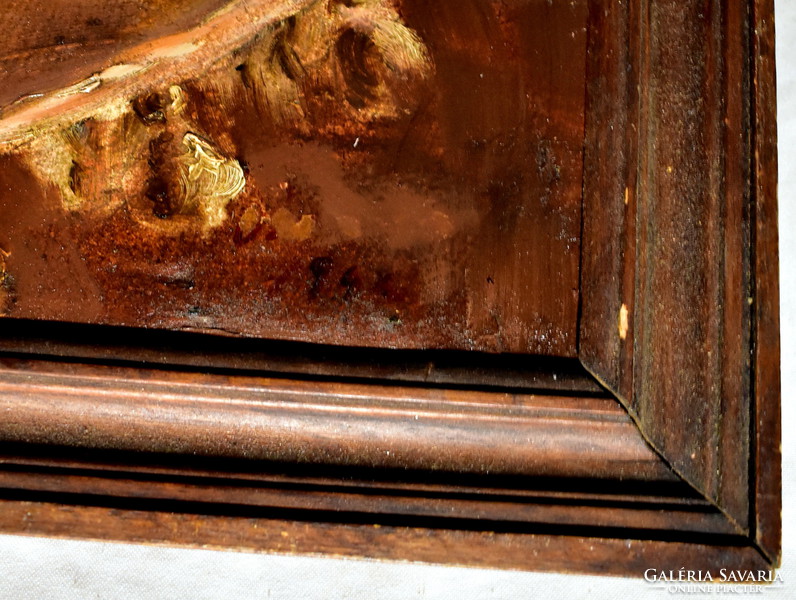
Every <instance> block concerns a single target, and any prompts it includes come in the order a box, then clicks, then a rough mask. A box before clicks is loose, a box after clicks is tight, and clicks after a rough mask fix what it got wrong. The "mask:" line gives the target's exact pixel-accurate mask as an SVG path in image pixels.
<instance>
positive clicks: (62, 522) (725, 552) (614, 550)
mask: <svg viewBox="0 0 796 600" xmlns="http://www.w3.org/2000/svg"><path fill="white" fill-rule="evenodd" d="M0 508H2V510H0V527H2V528H3V529H4V530H5V531H9V532H15V533H28V534H36V535H49V536H55V537H59V536H74V535H75V534H76V532H83V535H84V536H85V537H88V538H91V539H120V538H121V539H125V540H127V541H134V542H146V543H153V542H155V543H157V542H161V543H169V544H189V545H197V544H198V545H201V546H202V547H205V548H208V547H209V548H218V547H221V548H229V547H230V546H232V547H237V548H240V549H243V550H259V551H262V550H268V551H271V552H279V553H287V554H297V553H310V554H316V553H323V554H324V555H327V556H361V554H362V553H363V552H365V553H366V554H367V555H368V556H370V557H372V558H380V559H403V560H412V561H420V562H430V563H438V562H439V561H440V560H441V559H442V560H444V562H445V564H452V565H469V566H478V567H493V568H501V569H525V570H536V571H550V570H554V571H564V572H568V573H593V574H601V575H627V576H633V577H639V576H641V575H643V573H644V570H645V569H648V568H650V565H651V564H654V565H657V568H658V569H660V570H667V571H668V570H670V569H671V570H674V571H677V569H680V568H681V567H683V565H688V567H689V568H691V569H693V570H702V571H707V570H710V569H719V568H727V569H745V570H754V571H755V572H756V571H757V570H758V569H767V568H768V565H767V564H766V562H765V561H764V560H763V559H762V557H761V556H760V554H759V553H758V552H757V551H756V550H755V549H753V548H750V547H748V546H742V545H741V546H735V545H734V544H732V543H730V544H727V545H710V543H709V542H707V540H705V538H704V537H703V539H702V540H701V542H690V543H689V542H682V541H650V540H639V539H633V538H604V537H591V536H574V537H573V536H562V535H556V534H547V535H538V534H532V533H527V534H512V533H503V532H495V531H490V532H483V531H467V530H446V529H427V528H422V529H421V528H414V527H395V526H386V525H381V524H377V525H341V524H335V523H312V522H300V521H290V520H281V519H278V518H277V519H268V518H259V519H258V518H247V519H243V518H235V517H224V516H208V515H198V514H179V515H175V514H172V513H167V512H157V511H153V512H145V511H140V510H130V509H121V510H120V509H119V508H103V507H96V508H94V507H80V508H77V507H64V506H60V505H58V504H51V503H34V502H26V501H5V502H3V503H2V504H0ZM730 540H732V538H730ZM736 541H737V540H736ZM441 557H444V558H441Z"/></svg>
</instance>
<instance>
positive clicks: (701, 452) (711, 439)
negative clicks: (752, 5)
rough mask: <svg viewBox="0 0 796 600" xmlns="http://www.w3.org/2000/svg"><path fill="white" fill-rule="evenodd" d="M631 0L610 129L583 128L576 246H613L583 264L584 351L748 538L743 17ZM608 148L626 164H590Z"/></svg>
mask: <svg viewBox="0 0 796 600" xmlns="http://www.w3.org/2000/svg"><path fill="white" fill-rule="evenodd" d="M631 4H633V5H634V6H635V7H639V6H640V7H642V9H641V10H640V11H639V10H637V9H632V8H621V7H619V8H615V9H613V10H614V11H616V14H615V15H614V16H613V17H611V16H610V14H609V16H608V17H606V19H612V20H613V21H608V22H609V23H612V22H616V23H619V24H620V25H621V24H623V23H631V25H630V26H629V27H630V29H623V28H620V29H619V30H618V31H619V33H620V36H622V37H620V41H614V42H608V43H607V44H608V48H607V51H608V52H609V53H611V52H613V53H620V54H618V55H619V56H620V57H626V58H628V59H629V60H630V61H631V63H630V64H631V68H630V69H629V70H628V72H627V73H620V72H619V69H617V68H613V69H610V70H608V71H607V74H606V75H605V76H602V77H596V78H595V79H593V81H594V82H595V83H594V86H595V87H594V91H593V97H594V98H595V100H594V102H596V107H597V108H598V110H603V111H609V114H611V113H610V111H611V110H613V114H615V115H617V116H616V117H615V118H616V119H619V121H618V122H617V126H618V130H617V129H615V128H614V121H613V119H612V118H610V117H606V118H603V119H595V120H594V121H593V125H592V127H593V129H592V133H591V134H587V139H590V140H592V141H590V145H591V146H592V148H593V150H592V151H591V152H592V153H591V155H590V156H592V160H593V161H595V162H594V164H593V165H592V166H591V167H588V166H587V175H588V174H589V173H592V174H591V175H590V176H589V177H587V196H586V197H587V198H589V199H590V200H589V201H588V202H587V203H586V205H585V217H584V218H585V221H584V222H585V229H584V247H585V248H592V247H596V246H600V245H602V244H603V243H604V241H605V240H607V239H608V238H611V239H613V240H615V242H614V245H611V246H610V247H609V248H610V249H609V250H607V251H606V252H608V253H609V254H608V256H607V258H608V260H600V259H599V256H598V258H597V259H594V258H593V257H590V256H589V255H588V254H585V255H584V260H585V261H586V262H585V263H584V271H583V273H584V274H583V290H584V296H583V306H584V308H583V320H582V322H581V356H582V358H583V360H584V364H585V365H586V366H587V368H589V369H590V370H591V371H592V372H593V373H595V374H596V375H597V376H598V378H600V379H601V380H602V381H603V382H605V383H606V384H607V385H608V386H609V387H610V388H611V389H612V390H614V391H615V392H616V393H617V396H618V397H619V398H621V399H622V401H623V402H624V403H625V405H626V406H627V407H628V410H629V411H630V413H631V415H632V416H633V418H634V419H636V420H637V422H638V424H639V427H640V429H641V431H642V432H643V434H644V435H645V437H646V438H647V439H648V440H649V441H650V442H651V443H652V445H653V446H654V447H655V448H657V449H658V450H659V451H660V452H661V453H662V455H663V456H665V457H666V459H667V461H668V462H669V463H670V464H671V465H672V467H673V468H674V470H675V471H676V472H678V473H680V474H681V475H683V477H684V478H685V479H686V480H687V481H689V482H691V483H692V484H693V485H694V486H695V487H696V488H697V489H699V490H700V491H702V492H703V493H704V494H705V495H706V497H708V498H710V499H712V500H713V501H714V502H716V503H717V505H718V506H719V507H720V508H721V509H722V510H724V511H725V512H726V513H727V514H728V515H729V516H730V517H731V518H732V519H733V520H734V521H735V522H736V523H737V524H738V527H739V530H741V531H748V529H749V527H750V520H749V514H750V513H749V511H750V503H749V493H748V490H749V484H750V481H751V479H750V473H749V470H748V465H749V456H750V452H751V451H752V450H751V448H752V443H753V440H752V438H751V430H750V427H751V421H750V402H751V394H752V372H753V371H752V368H751V365H750V358H749V357H750V353H751V351H752V338H751V335H752V327H753V320H752V312H751V311H752V309H751V307H752V306H753V305H754V303H755V302H756V300H755V298H754V297H753V286H754V283H755V277H757V278H762V279H766V280H770V279H771V278H775V275H774V273H773V272H771V271H767V272H761V271H757V272H756V273H753V271H752V262H751V261H752V229H753V226H752V223H753V209H752V194H753V191H752V189H751V187H750V179H751V176H752V175H751V170H750V169H751V167H750V165H751V162H750V161H751V156H752V146H751V138H750V131H751V120H750V119H751V117H750V115H751V111H752V110H753V102H752V100H753V98H752V92H751V87H750V86H751V78H750V72H749V66H748V62H747V61H746V60H745V59H744V57H745V56H746V55H747V53H748V48H749V40H750V37H749V35H750V34H749V31H750V26H749V14H750V13H749V12H748V11H747V10H745V9H744V8H743V7H741V6H739V5H737V3H733V2H718V3H711V4H709V5H705V4H703V3H699V2H677V3H675V2H659V3H655V4H652V5H646V4H644V3H631ZM610 12H612V11H609V13H610ZM634 27H637V28H639V31H640V34H639V35H638V37H636V36H634V35H633V34H630V33H628V32H629V31H632V29H633V28H634ZM673 39H676V40H677V43H673V42H672V40H673ZM598 43H605V42H598ZM595 68H598V69H599V68H601V67H600V65H599V64H598V65H597V66H596V67H595ZM600 73H601V74H602V73H603V71H600ZM635 89H638V90H641V94H640V96H639V97H638V99H637V100H636V98H635V94H634V92H633V91H632V90H635ZM600 94H610V96H609V97H612V98H613V97H616V96H617V95H619V96H620V97H621V98H622V99H623V103H622V104H619V105H615V106H614V107H613V109H612V108H611V107H609V106H607V105H606V104H605V101H604V100H602V99H601V97H600ZM597 114H600V113H599V112H598V113H597ZM623 115H625V116H623ZM634 115H638V123H636V122H635V121H634V119H635V117H634ZM589 135H591V136H593V137H591V138H589V137H588V136H589ZM636 136H638V137H637V138H636ZM603 146H605V147H606V148H608V149H610V148H615V149H616V154H617V155H618V156H619V157H620V163H621V161H622V160H625V161H626V163H622V164H626V165H627V166H626V167H625V168H617V167H615V166H614V165H613V163H609V165H608V166H603V164H602V163H600V162H597V156H598V154H599V152H600V151H599V149H601V148H602V147H603ZM587 152H588V151H587ZM587 155H588V154H587ZM623 157H624V158H623ZM767 164H768V163H767ZM766 168H768V167H766ZM590 169H591V170H590ZM623 186H625V187H626V189H627V190H628V192H627V194H626V195H625V196H624V197H623V195H622V187H623ZM588 189H592V190H593V191H592V192H589V191H588ZM590 194H591V195H590ZM591 198H594V200H591ZM595 200H600V201H601V202H597V201H595ZM606 222H607V223H609V226H610V227H611V228H612V229H611V232H610V233H606V232H605V231H604V229H603V227H604V226H603V225H602V223H606ZM769 251H770V249H769ZM769 251H767V252H766V255H767V256H770V254H769ZM764 285H767V284H764ZM587 290H589V291H588V292H587ZM592 291H593V292H592ZM623 306H624V308H625V310H627V315H628V317H627V322H628V325H627V328H626V329H625V331H624V335H623V334H622V331H620V330H619V329H618V326H617V322H618V318H619V315H620V313H621V312H622V307H623ZM768 331H770V330H768Z"/></svg>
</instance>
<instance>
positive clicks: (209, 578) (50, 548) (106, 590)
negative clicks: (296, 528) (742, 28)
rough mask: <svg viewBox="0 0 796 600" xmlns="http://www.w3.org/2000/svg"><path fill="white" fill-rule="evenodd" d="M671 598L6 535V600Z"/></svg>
mask: <svg viewBox="0 0 796 600" xmlns="http://www.w3.org/2000/svg"><path fill="white" fill-rule="evenodd" d="M0 10H3V9H2V7H0ZM776 10H777V15H776V18H777V36H778V39H777V61H778V65H779V72H778V88H779V144H780V145H779V173H780V185H779V198H780V236H781V246H780V252H781V255H780V262H781V285H782V387H783V394H782V403H783V425H784V427H783V430H784V433H785V435H783V444H782V447H783V453H784V482H783V483H784V502H783V504H784V540H785V542H784V548H785V550H784V561H783V568H782V571H781V573H782V577H783V579H784V585H783V586H778V587H776V588H772V589H768V590H765V591H764V592H763V593H762V594H761V595H762V596H763V597H765V598H771V599H773V598H786V597H787V598H796V567H795V565H794V563H795V562H796V531H794V528H795V527H796V516H794V512H795V511H796V492H795V491H794V480H796V473H795V472H794V467H796V440H794V438H793V437H791V435H792V433H793V431H794V424H795V423H796V408H795V407H794V402H796V269H794V267H793V265H794V262H796V202H795V200H796V199H795V198H794V196H796V0H778V1H777V5H776ZM684 566H686V567H687V565H684ZM739 591H740V590H739ZM668 595H669V594H668V593H667V592H666V591H665V590H658V589H651V586H650V585H649V584H646V583H645V582H644V581H637V580H631V579H617V578H607V577H584V576H568V575H554V574H543V573H518V572H508V571H491V570H479V569H461V568H450V567H436V566H426V565H416V564H407V563H381V562H375V561H364V560H336V559H324V558H312V557H286V556H274V555H258V554H242V553H234V552H216V551H207V550H188V549H175V548H162V547H150V546H141V545H132V544H116V543H97V542H81V541H65V540H52V539H45V538H32V537H23V536H9V535H0V599H3V600H5V599H9V600H11V599H13V600H26V599H35V600H38V599H63V600H67V599H68V600H84V599H95V598H97V599H106V598H107V599H113V600H117V599H121V598H131V599H136V600H138V599H142V600H143V599H146V600H161V599H162V600H166V599H169V600H172V599H183V598H184V599H186V600H188V599H190V600H202V599H205V598H207V599H210V598H213V599H219V600H227V599H229V600H241V599H245V598H257V599H271V598H273V599H279V600H281V599H288V600H294V599H295V600H314V599H318V600H332V599H338V598H340V599H343V598H345V599H351V600H380V599H384V600H387V599H396V600H397V599H400V600H411V599H415V598H417V599H425V598H435V599H436V598H439V599H450V600H470V599H473V600H475V599H478V600H484V599H506V600H521V599H525V598H529V599H530V598H537V597H541V598H567V599H573V600H575V599H578V598H607V599H608V598H610V599H617V600H619V599H625V598H627V599H628V600H646V599H652V598H658V599H660V598H665V597H666V596H668ZM743 595H744V594H738V593H734V594H732V596H733V597H739V596H743ZM755 596H757V597H759V596H760V595H757V594H755ZM688 597H690V598H692V597H697V596H693V595H689V596H688ZM710 597H711V598H715V597H716V595H715V594H714V595H711V596H710Z"/></svg>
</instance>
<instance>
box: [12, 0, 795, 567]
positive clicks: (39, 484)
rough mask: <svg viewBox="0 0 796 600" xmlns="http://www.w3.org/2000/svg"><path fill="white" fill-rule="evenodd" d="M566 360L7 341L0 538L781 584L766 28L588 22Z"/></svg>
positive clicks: (86, 335) (54, 329)
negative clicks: (735, 575)
mask: <svg viewBox="0 0 796 600" xmlns="http://www.w3.org/2000/svg"><path fill="white" fill-rule="evenodd" d="M587 35H588V52H587V65H586V73H587V90H586V126H585V132H586V134H585V140H584V165H585V167H584V177H583V232H582V251H581V252H582V256H581V275H580V277H581V287H580V294H581V296H580V298H581V300H580V314H579V340H578V347H577V349H578V356H577V358H555V357H546V358H541V357H535V358H528V357H527V356H526V357H523V356H521V355H514V354H511V355H500V354H488V353H478V352H464V351H425V350H388V349H379V350H372V349H371V350H369V349H363V348H340V347H335V346H331V345H319V344H311V343H298V342H276V341H274V342H265V341H261V342H258V341H252V340H240V339H233V338H218V337H214V336H210V335H206V334H201V333H179V332H157V331H146V330H127V329H118V328H113V327H107V326H94V325H80V324H66V323H54V322H47V321H41V322H37V321H30V320H13V319H4V320H3V321H2V322H0V327H2V329H0V352H2V354H1V355H0V411H2V414H3V418H2V420H1V421H0V440H2V446H0V498H1V500H0V530H2V531H3V532H7V533H24V534H34V535H48V536H66V537H81V538H93V539H112V540H126V541H135V542H145V543H171V544H180V545H182V544H185V545H194V546H202V547H216V548H228V549H242V550H256V551H269V552H270V551H273V552H287V553H313V554H323V555H328V556H332V555H333V556H360V557H370V558H381V559H390V560H413V561H424V562H432V563H446V564H460V565H471V566H482V567H497V568H505V569H527V570H555V571H564V572H579V573H599V574H619V575H628V576H634V577H641V576H643V573H644V571H645V569H647V568H650V567H655V568H656V569H658V570H659V571H669V570H675V571H676V570H678V569H680V568H681V567H683V566H686V567H687V568H688V569H689V570H702V571H708V570H716V569H719V568H725V569H744V570H753V571H755V572H756V571H758V570H770V569H773V568H775V567H776V566H777V565H778V564H779V560H780V551H781V543H780V535H781V517H780V509H781V488H780V486H781V483H780V481H781V473H780V468H781V467H780V448H779V439H780V423H779V397H780V391H779V323H778V312H779V311H778V280H777V269H778V264H777V231H776V226H777V208H776V139H775V137H776V136H775V130H776V124H775V115H776V110H775V77H774V29H773V2H772V0H746V1H744V2H733V1H730V0H722V1H721V2H716V3H712V4H709V5H706V4H705V3H703V2H697V1H696V0H649V1H648V0H631V1H629V2H621V3H619V2H603V1H602V0H592V1H591V2H589V28H588V33H587Z"/></svg>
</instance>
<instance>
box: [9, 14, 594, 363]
mask: <svg viewBox="0 0 796 600" xmlns="http://www.w3.org/2000/svg"><path fill="white" fill-rule="evenodd" d="M28 4H33V5H34V8H35V7H36V6H38V5H37V3H36V2H33V3H28ZM91 4H93V3H92V2H88V1H87V0H83V1H82V2H76V3H75V2H72V3H71V4H70V6H72V8H70V11H72V12H74V14H75V15H77V16H75V17H74V19H75V20H80V19H83V22H84V23H88V22H89V21H91V23H94V25H93V26H89V25H86V26H85V27H71V26H69V27H67V26H65V25H60V24H59V25H54V24H52V23H51V22H50V19H49V18H48V17H47V14H48V13H47V12H46V10H49V9H45V8H44V6H45V5H44V4H43V3H42V7H41V10H39V11H36V10H33V11H32V13H31V14H33V15H34V16H36V15H38V16H37V17H36V18H33V19H32V20H31V19H28V21H25V19H24V18H22V17H21V16H17V17H14V16H13V15H12V14H10V13H9V14H6V15H4V16H3V17H2V18H3V19H5V20H6V21H7V23H4V26H5V27H6V28H7V29H9V28H10V29H11V30H19V29H20V28H23V24H24V28H25V32H26V33H25V35H24V36H22V37H14V36H12V38H13V39H10V40H5V41H3V42H0V82H1V83H2V85H0V90H2V91H0V102H2V112H0V153H1V154H2V155H1V156H0V248H2V250H3V255H2V262H0V266H2V276H1V277H0V288H1V289H2V292H1V293H0V311H1V312H2V313H3V314H5V315H7V316H12V317H18V318H33V319H55V320H68V321H77V322H90V323H107V324H123V325H134V326H145V327H155V328H168V329H192V330H207V331H218V332H223V333H229V334H233V335H244V336H255V337H268V338H284V339H298V340H306V341H313V342H323V343H332V344H345V345H364V346H385V347H405V348H425V347H434V348H458V349H478V350H485V351H495V352H530V353H539V354H555V355H562V356H574V355H575V353H576V346H575V345H576V339H575V331H576V320H577V304H578V264H579V252H580V241H579V236H580V213H581V180H582V143H583V113H584V106H583V104H584V83H585V73H584V69H585V39H586V31H585V27H586V18H587V7H586V2H585V1H583V2H571V3H570V2H552V3H551V2H548V1H546V0H523V1H520V2H501V1H498V0H467V1H456V2H454V1H453V0H445V1H441V2H435V3H426V2H421V1H420V0H395V1H391V0H364V1H348V2H336V1H334V2H333V1H331V0H317V1H311V0H307V1H303V2H301V1H293V2H291V1H288V0H285V1H281V2H280V1H276V0H270V1H269V0H262V1H259V2H257V1H254V0H248V1H247V2H231V3H229V4H228V5H222V3H220V2H215V3H214V2H211V1H209V0H207V1H205V2H199V3H195V4H191V5H190V6H188V5H187V3H185V2H183V1H181V0H180V1H178V0H150V1H149V2H143V3H141V2H125V1H123V2H119V3H115V4H113V5H109V6H100V5H96V6H94V7H92V6H91ZM183 5H185V6H183ZM47 6H49V4H48V5H47ZM20 10H22V9H20ZM25 10H28V11H30V10H31V9H25ZM42 11H44V12H42ZM81 11H83V12H81ZM23 12H24V11H23ZM128 13H129V14H128ZM70 14H72V13H71V12H70ZM174 15H179V18H176V19H175V18H173V17H174ZM68 22H70V23H71V21H68ZM25 23H27V24H25ZM59 23H61V21H59ZM159 23H162V24H165V23H168V25H158V24H159ZM59 27H61V28H62V29H63V32H60V29H59ZM92 27H94V28H97V29H98V30H99V33H97V34H96V35H95V36H94V37H92V35H93V34H92V32H93V29H92ZM29 30H30V31H29ZM56 30H58V31H59V33H56V34H55V36H54V37H53V35H52V34H53V33H54V32H55V31H56ZM48 32H49V33H48ZM48 36H50V37H48ZM20 65H25V68H24V70H25V73H26V74H25V75H24V76H23V75H21V74H20V73H21V71H20V68H21V66H20Z"/></svg>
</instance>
